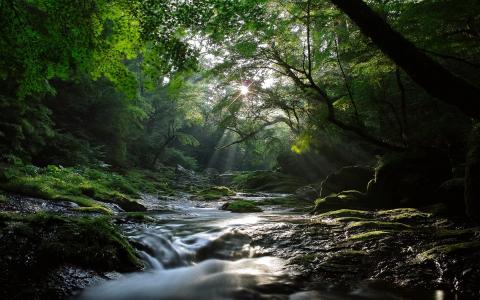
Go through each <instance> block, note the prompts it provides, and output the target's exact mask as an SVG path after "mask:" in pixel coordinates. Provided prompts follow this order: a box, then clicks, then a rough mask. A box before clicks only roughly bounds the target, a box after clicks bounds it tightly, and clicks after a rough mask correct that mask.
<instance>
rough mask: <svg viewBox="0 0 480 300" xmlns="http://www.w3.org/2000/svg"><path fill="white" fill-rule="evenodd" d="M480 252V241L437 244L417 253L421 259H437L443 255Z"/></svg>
mask: <svg viewBox="0 0 480 300" xmlns="http://www.w3.org/2000/svg"><path fill="white" fill-rule="evenodd" d="M475 252H480V241H472V242H463V243H455V244H446V245H439V246H435V247H433V248H431V249H428V250H427V251H424V252H422V253H420V254H418V255H417V259H418V260H419V261H425V260H437V259H439V257H441V256H447V255H453V254H462V253H463V254H465V253H466V254H469V253H470V254H471V253H475Z"/></svg>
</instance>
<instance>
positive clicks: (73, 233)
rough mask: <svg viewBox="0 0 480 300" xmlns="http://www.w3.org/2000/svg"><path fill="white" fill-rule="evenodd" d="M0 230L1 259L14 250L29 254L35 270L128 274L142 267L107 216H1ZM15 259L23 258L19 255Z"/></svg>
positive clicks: (38, 214) (7, 214)
mask: <svg viewBox="0 0 480 300" xmlns="http://www.w3.org/2000/svg"><path fill="white" fill-rule="evenodd" d="M0 231H1V232H2V235H1V239H2V243H0V244H1V246H0V253H1V255H2V257H5V256H6V254H7V253H10V252H12V251H17V250H18V251H19V252H22V251H27V252H29V253H32V255H33V257H31V259H32V261H31V262H29V263H32V265H31V266H32V267H33V268H35V267H39V268H44V267H45V268H47V269H48V268H53V267H55V266H58V265H60V264H73V265H77V266H80V267H85V268H90V269H94V270H102V271H108V270H119V271H128V270H136V269H138V268H139V267H140V266H141V264H140V261H139V260H138V257H137V255H136V253H135V251H134V249H133V248H132V247H131V246H130V244H129V243H128V241H127V240H126V239H125V238H124V237H123V236H122V235H121V234H120V233H119V231H118V230H117V229H116V228H115V227H114V226H113V225H112V224H111V223H110V221H109V219H108V218H105V217H63V216H59V215H55V214H46V213H37V214H31V215H18V214H14V213H1V214H0ZM17 242H19V244H17ZM24 246H25V248H23V247H24ZM10 247H11V248H10ZM12 253H13V252H12ZM15 257H23V256H22V255H19V254H18V253H16V254H15ZM6 263H8V262H6ZM25 271H28V270H25ZM39 271H42V270H41V269H39Z"/></svg>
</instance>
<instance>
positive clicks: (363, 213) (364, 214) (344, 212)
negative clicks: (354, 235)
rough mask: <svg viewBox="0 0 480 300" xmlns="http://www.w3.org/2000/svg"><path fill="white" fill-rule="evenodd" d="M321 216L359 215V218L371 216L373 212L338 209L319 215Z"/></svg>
mask: <svg viewBox="0 0 480 300" xmlns="http://www.w3.org/2000/svg"><path fill="white" fill-rule="evenodd" d="M318 217H320V218H334V219H336V218H341V217H357V218H371V217H372V212H369V211H365V210H356V209H338V210H333V211H329V212H325V213H321V214H319V215H318Z"/></svg>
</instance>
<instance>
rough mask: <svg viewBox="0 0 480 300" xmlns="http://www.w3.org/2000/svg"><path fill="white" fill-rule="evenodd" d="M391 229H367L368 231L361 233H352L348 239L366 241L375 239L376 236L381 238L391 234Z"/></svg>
mask: <svg viewBox="0 0 480 300" xmlns="http://www.w3.org/2000/svg"><path fill="white" fill-rule="evenodd" d="M389 234H390V232H389V231H383V230H373V231H367V232H362V233H359V234H354V235H351V236H350V237H349V238H348V240H350V241H365V240H370V239H375V238H381V237H384V236H386V235H389Z"/></svg>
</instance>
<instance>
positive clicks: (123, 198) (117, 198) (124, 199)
mask: <svg viewBox="0 0 480 300" xmlns="http://www.w3.org/2000/svg"><path fill="white" fill-rule="evenodd" d="M102 200H103V201H105V202H111V203H115V204H117V205H118V206H120V207H121V208H122V209H123V210H125V211H146V210H147V208H146V207H145V206H143V205H142V204H140V203H138V202H137V201H135V200H133V199H131V198H130V197H128V196H127V195H124V194H122V193H119V192H113V193H111V194H110V195H109V196H108V199H102Z"/></svg>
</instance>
